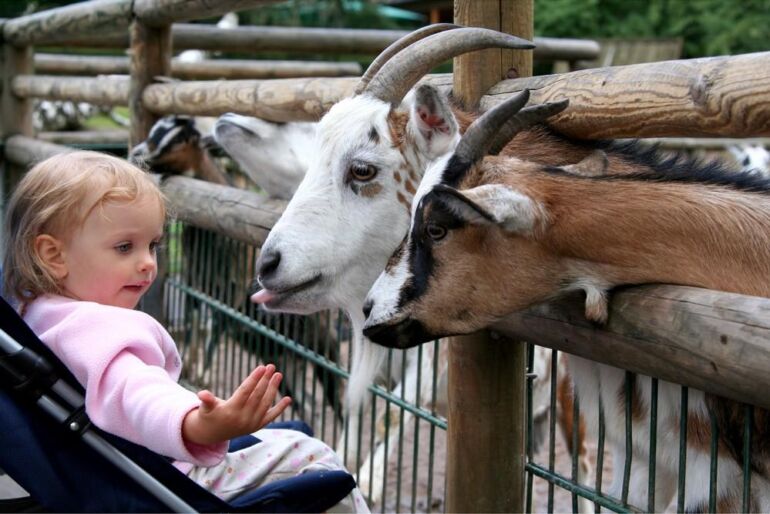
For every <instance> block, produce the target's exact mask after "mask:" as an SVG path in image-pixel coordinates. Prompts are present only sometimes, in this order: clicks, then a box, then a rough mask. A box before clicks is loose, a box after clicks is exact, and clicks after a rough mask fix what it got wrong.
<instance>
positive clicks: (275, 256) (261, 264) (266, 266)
mask: <svg viewBox="0 0 770 514" xmlns="http://www.w3.org/2000/svg"><path fill="white" fill-rule="evenodd" d="M280 264H281V252H280V251H278V250H272V249H271V250H268V251H267V252H264V253H262V254H261V255H260V256H259V261H258V262H257V270H258V273H259V278H260V280H265V279H267V278H270V275H273V274H274V273H275V272H276V271H277V270H278V266H280Z"/></svg>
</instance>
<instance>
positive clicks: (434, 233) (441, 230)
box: [425, 223, 446, 241]
mask: <svg viewBox="0 0 770 514" xmlns="http://www.w3.org/2000/svg"><path fill="white" fill-rule="evenodd" d="M425 232H426V233H427V234H428V237H429V238H431V239H432V240H434V241H441V240H442V239H444V236H446V228H445V227H442V226H441V225H436V224H435V223H428V225H427V226H426V227H425Z"/></svg>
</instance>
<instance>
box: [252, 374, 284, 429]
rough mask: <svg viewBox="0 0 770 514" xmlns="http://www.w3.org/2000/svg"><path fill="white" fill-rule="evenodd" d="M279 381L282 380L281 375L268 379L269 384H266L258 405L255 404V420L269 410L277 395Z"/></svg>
mask: <svg viewBox="0 0 770 514" xmlns="http://www.w3.org/2000/svg"><path fill="white" fill-rule="evenodd" d="M281 380H283V374H281V373H276V374H275V375H273V376H272V377H271V378H270V382H269V383H268V384H267V388H266V389H265V391H264V393H263V394H262V396H261V397H260V398H259V403H257V405H256V406H255V407H256V409H255V410H254V416H255V418H261V417H263V416H264V415H265V413H266V412H267V411H268V409H270V406H271V405H272V404H273V402H274V401H275V397H276V395H277V394H278V386H280V385H281Z"/></svg>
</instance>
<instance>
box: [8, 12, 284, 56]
mask: <svg viewBox="0 0 770 514" xmlns="http://www.w3.org/2000/svg"><path fill="white" fill-rule="evenodd" d="M275 1H276V0H217V1H216V2H210V1H208V0H133V1H132V0H90V1H88V2H80V3H76V4H72V5H67V6H64V7H58V8H55V9H49V10H46V11H42V12H39V13H35V14H30V15H27V16H21V17H19V18H14V19H11V20H8V21H7V22H6V23H5V26H4V27H3V36H4V39H5V41H7V42H8V43H11V44H12V45H14V46H29V45H45V44H54V43H56V44H64V43H66V42H68V41H69V40H72V39H78V38H81V37H83V35H84V34H94V35H97V34H103V33H111V32H112V33H120V32H123V33H127V29H128V26H129V24H130V23H131V21H132V19H134V18H135V19H137V20H138V21H140V22H143V23H146V24H148V25H152V26H163V25H168V24H170V23H172V22H173V21H174V20H178V21H183V20H191V19H198V18H208V17H212V16H221V15H222V14H225V13H227V12H230V11H234V10H239V9H246V8H250V7H257V6H260V5H264V4H267V3H274V2H275ZM132 7H133V12H132ZM127 46H128V44H123V45H121V46H120V48H126V47H127Z"/></svg>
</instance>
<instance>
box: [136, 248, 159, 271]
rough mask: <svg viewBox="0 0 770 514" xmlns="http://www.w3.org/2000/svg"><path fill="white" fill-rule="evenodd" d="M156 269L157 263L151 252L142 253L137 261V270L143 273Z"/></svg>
mask: <svg viewBox="0 0 770 514" xmlns="http://www.w3.org/2000/svg"><path fill="white" fill-rule="evenodd" d="M157 267H158V262H157V260H156V258H155V255H154V254H153V253H152V252H146V253H144V254H143V255H142V257H141V259H140V260H139V264H138V269H139V271H141V272H143V273H147V272H151V271H155V269H156V268H157Z"/></svg>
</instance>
